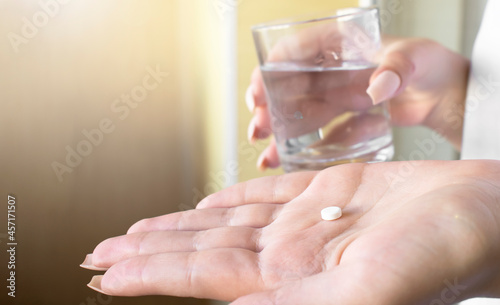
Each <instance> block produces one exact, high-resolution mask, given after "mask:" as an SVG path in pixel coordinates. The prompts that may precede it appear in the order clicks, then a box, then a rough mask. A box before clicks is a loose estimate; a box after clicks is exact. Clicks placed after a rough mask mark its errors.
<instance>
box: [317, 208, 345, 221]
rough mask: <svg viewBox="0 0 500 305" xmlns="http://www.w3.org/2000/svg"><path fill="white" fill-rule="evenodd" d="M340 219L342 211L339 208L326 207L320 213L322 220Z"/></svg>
mask: <svg viewBox="0 0 500 305" xmlns="http://www.w3.org/2000/svg"><path fill="white" fill-rule="evenodd" d="M340 217H342V209H341V208H339V207H328V208H324V209H323V210H322V211H321V218H323V220H335V219H339V218H340Z"/></svg>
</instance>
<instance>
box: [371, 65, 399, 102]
mask: <svg viewBox="0 0 500 305" xmlns="http://www.w3.org/2000/svg"><path fill="white" fill-rule="evenodd" d="M400 86H401V78H400V77H399V75H397V74H396V73H394V72H392V71H390V70H386V71H384V72H382V73H380V75H378V76H377V77H376V78H375V80H374V81H373V82H372V83H371V85H370V87H368V89H367V90H366V93H368V95H369V96H370V97H371V99H372V101H373V104H374V105H377V104H380V103H381V102H384V101H386V100H388V99H389V98H391V97H392V96H393V95H394V93H396V91H397V90H398V89H399V87H400Z"/></svg>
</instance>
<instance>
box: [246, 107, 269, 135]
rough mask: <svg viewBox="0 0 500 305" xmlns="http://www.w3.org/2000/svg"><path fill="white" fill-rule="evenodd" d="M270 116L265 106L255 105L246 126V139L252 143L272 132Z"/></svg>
mask: <svg viewBox="0 0 500 305" xmlns="http://www.w3.org/2000/svg"><path fill="white" fill-rule="evenodd" d="M272 133H273V132H272V130H271V118H270V116H269V112H268V110H267V107H257V108H255V110H254V117H253V118H252V120H251V121H250V124H249V126H248V140H249V141H250V142H251V143H254V142H255V141H256V140H257V139H266V138H268V137H269V136H270V135H271V134H272Z"/></svg>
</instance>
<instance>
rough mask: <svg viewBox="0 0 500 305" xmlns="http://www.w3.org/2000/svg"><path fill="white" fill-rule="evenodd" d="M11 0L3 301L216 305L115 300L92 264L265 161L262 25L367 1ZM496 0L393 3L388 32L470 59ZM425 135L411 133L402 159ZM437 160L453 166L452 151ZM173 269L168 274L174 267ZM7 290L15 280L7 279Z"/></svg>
mask: <svg viewBox="0 0 500 305" xmlns="http://www.w3.org/2000/svg"><path fill="white" fill-rule="evenodd" d="M359 2H360V3H358V1H357V0H351V1H347V0H328V1H327V0H309V1H302V0H273V1H264V0H142V1H140V0H122V1H117V0H86V1H83V0H64V1H63V0H0V36H1V37H2V39H0V105H1V106H0V107H1V108H0V143H1V144H0V145H1V146H0V218H1V219H2V220H1V226H0V245H1V252H0V274H1V276H2V278H3V279H7V278H8V276H7V273H8V269H7V261H8V257H7V255H6V254H7V253H6V249H7V237H8V235H7V234H6V233H7V223H6V220H7V196H8V195H13V196H15V198H16V205H17V210H16V216H17V218H16V238H17V242H18V246H17V252H16V255H17V258H16V263H17V265H16V279H17V281H16V288H17V290H16V298H15V299H13V298H8V297H7V292H8V291H7V289H6V288H5V286H6V285H4V288H2V289H1V291H2V293H1V295H0V301H1V304H32V303H39V304H54V305H57V304H75V305H80V304H113V305H115V304H116V305H118V304H144V305H148V304H215V302H211V301H208V300H194V299H181V298H171V297H140V298H119V297H113V298H110V297H106V296H102V295H99V294H97V293H95V292H94V291H92V290H90V289H88V288H87V287H86V284H87V282H88V281H89V280H90V278H91V277H92V275H94V274H95V272H91V271H87V270H82V269H81V268H79V266H78V265H79V264H80V263H81V262H82V261H83V259H84V257H85V255H86V254H87V253H90V252H92V250H93V248H94V247H95V246H96V245H97V244H98V243H99V242H100V241H102V240H104V239H106V238H108V237H111V236H116V235H121V234H124V233H125V232H126V230H127V228H128V227H129V226H130V225H132V224H133V223H134V222H136V221H138V220H140V219H142V218H146V217H152V216H157V215H161V214H165V213H171V212H177V211H181V210H186V209H191V208H194V206H195V205H196V203H197V202H198V201H199V200H201V199H202V198H203V197H204V196H206V195H208V194H210V193H212V192H215V191H217V190H220V189H222V188H224V187H226V186H228V185H231V184H234V183H236V182H238V181H245V180H248V179H251V178H255V177H259V176H263V175H273V174H279V173H281V171H280V170H275V171H269V172H266V173H260V172H258V171H257V169H256V168H255V163H256V162H257V158H258V155H259V154H260V152H261V151H262V150H263V148H264V147H265V145H266V143H265V142H263V143H259V144H257V145H256V146H252V145H250V144H249V143H248V141H247V140H246V128H247V125H248V122H249V121H250V117H251V114H250V113H249V112H248V110H247V109H246V106H245V102H244V93H245V90H246V88H247V86H248V84H249V79H250V74H251V71H252V70H253V68H254V67H255V66H256V64H257V58H256V55H255V49H254V47H253V42H252V37H251V35H250V26H251V25H253V24H256V23H261V22H264V21H269V20H272V19H276V18H282V17H287V16H292V15H297V14H303V13H308V12H317V11H328V10H332V9H335V8H339V7H347V6H357V5H358V4H361V5H372V4H375V2H376V1H364V0H361V1H359ZM484 3H485V1H477V0H441V1H439V2H436V1H432V0H419V1H411V0H385V1H380V2H379V3H377V4H379V5H380V6H381V12H382V16H383V20H382V25H383V29H384V31H385V32H387V33H391V34H397V35H404V36H424V37H429V38H433V39H436V40H438V41H440V42H442V43H443V44H445V45H446V46H448V47H450V48H452V49H453V50H455V51H457V52H462V53H463V54H465V55H468V56H469V55H470V52H471V46H472V43H473V41H474V38H475V35H476V33H477V29H478V26H479V22H480V20H481V15H482V10H483V8H484ZM426 137H429V131H427V130H425V129H423V128H411V129H408V128H407V129H398V128H397V129H395V138H396V144H397V151H396V158H397V159H399V160H401V159H408V158H409V156H410V155H411V152H412V151H414V150H415V149H418V148H417V147H416V146H415V144H414V142H415V139H424V138H426ZM427 157H428V159H453V158H456V157H457V153H456V152H455V151H453V149H452V148H451V147H450V146H449V145H447V144H446V143H445V144H442V145H438V147H437V149H436V150H435V151H434V152H433V153H432V154H429V155H428V156H427ZM165 272H168V270H165ZM4 283H5V281H4Z"/></svg>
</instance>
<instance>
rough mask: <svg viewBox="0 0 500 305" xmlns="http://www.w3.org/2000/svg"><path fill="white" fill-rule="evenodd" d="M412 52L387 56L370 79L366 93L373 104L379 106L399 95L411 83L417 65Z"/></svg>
mask: <svg viewBox="0 0 500 305" xmlns="http://www.w3.org/2000/svg"><path fill="white" fill-rule="evenodd" d="M411 54H412V53H411V52H410V53H406V52H402V51H399V50H397V51H392V52H388V53H386V54H385V56H384V58H383V60H382V62H381V63H380V65H379V67H378V69H377V70H375V72H374V73H373V74H372V77H371V79H370V86H369V87H368V90H367V91H366V92H367V93H368V95H369V96H370V97H371V98H372V101H373V104H375V105H376V104H379V103H381V102H384V101H386V100H389V99H391V98H393V97H395V96H397V95H399V94H400V93H401V92H403V90H404V89H405V88H406V87H407V86H408V84H409V83H410V81H411V79H412V77H413V75H414V73H415V64H414V60H413V58H412V57H411Z"/></svg>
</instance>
